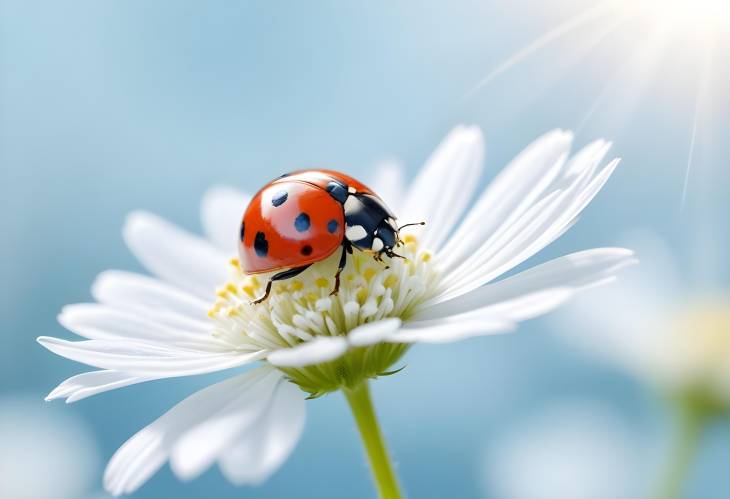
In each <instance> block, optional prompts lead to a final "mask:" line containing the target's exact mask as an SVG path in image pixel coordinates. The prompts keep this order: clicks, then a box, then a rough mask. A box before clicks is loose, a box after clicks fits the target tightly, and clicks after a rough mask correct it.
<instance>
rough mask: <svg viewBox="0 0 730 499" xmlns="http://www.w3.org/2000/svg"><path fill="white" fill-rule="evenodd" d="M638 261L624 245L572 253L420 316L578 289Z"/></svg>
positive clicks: (451, 312) (442, 313)
mask: <svg viewBox="0 0 730 499" xmlns="http://www.w3.org/2000/svg"><path fill="white" fill-rule="evenodd" d="M635 262H636V259H635V258H634V256H633V252H631V251H629V250H626V249H622V248H597V249H592V250H587V251H581V252H578V253H572V254H570V255H566V256H562V257H560V258H556V259H554V260H551V261H549V262H546V263H543V264H541V265H538V266H536V267H533V268H531V269H529V270H526V271H524V272H521V273H519V274H517V275H514V276H512V277H509V278H507V279H504V280H502V281H498V282H495V283H491V284H487V285H485V286H482V287H480V288H477V289H475V290H473V291H470V292H468V293H466V294H463V295H460V296H459V297H457V298H454V299H451V300H448V301H444V302H440V303H438V304H436V305H432V306H426V307H424V308H423V309H422V311H421V312H420V313H419V314H418V315H417V317H418V318H419V319H421V318H423V319H431V318H437V317H444V316H448V315H453V314H460V313H465V312H468V311H470V310H475V309H479V308H481V307H485V306H488V305H492V304H495V303H500V302H504V301H508V300H513V299H514V298H517V297H519V296H521V295H526V294H529V293H534V292H539V291H545V290H550V289H556V288H561V289H570V290H575V291H577V290H580V289H581V288H584V287H586V286H590V285H593V284H596V283H600V282H603V281H604V280H605V279H607V278H610V277H612V276H613V275H614V274H615V273H616V272H618V271H619V270H620V269H621V268H623V267H625V266H627V265H631V264H633V263H635Z"/></svg>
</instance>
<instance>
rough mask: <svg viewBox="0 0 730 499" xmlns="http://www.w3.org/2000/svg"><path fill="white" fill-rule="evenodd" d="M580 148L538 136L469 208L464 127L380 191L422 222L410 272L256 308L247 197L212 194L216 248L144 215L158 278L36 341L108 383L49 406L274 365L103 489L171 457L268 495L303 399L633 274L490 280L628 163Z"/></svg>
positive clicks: (309, 284) (205, 396) (78, 381)
mask: <svg viewBox="0 0 730 499" xmlns="http://www.w3.org/2000/svg"><path fill="white" fill-rule="evenodd" d="M571 142H572V134H570V133H569V132H564V131H560V130H557V131H553V132H550V133H548V134H546V135H544V136H543V137H541V138H539V139H538V140H537V141H536V142H534V143H533V144H531V145H530V146H529V147H528V148H527V149H526V150H525V151H523V152H522V153H521V154H520V155H519V156H518V157H517V158H516V159H515V160H514V161H513V162H512V163H511V164H510V165H508V166H507V167H506V168H505V170H504V171H503V172H502V173H500V174H499V175H498V176H497V178H496V179H495V180H494V181H493V182H492V184H491V185H490V186H489V187H488V188H487V189H486V191H485V192H484V193H483V194H481V195H480V196H478V197H477V198H476V199H474V200H473V199H472V198H473V195H474V193H475V191H476V186H477V184H478V181H479V177H480V174H481V170H482V160H483V155H484V143H483V138H482V134H481V132H480V130H479V129H478V128H476V127H465V126H460V127H457V128H456V129H455V130H454V131H452V132H451V133H450V134H449V135H448V136H447V137H446V139H445V140H444V141H443V143H442V144H441V145H440V146H439V147H438V149H437V150H436V151H435V152H434V153H433V155H432V156H431V157H430V159H429V160H428V161H427V163H426V165H425V166H424V168H423V169H422V171H421V172H420V173H419V175H418V176H417V178H416V179H415V181H414V182H413V184H412V186H411V187H410V188H409V189H407V190H405V189H402V188H401V187H400V185H399V179H400V174H399V173H398V171H397V169H395V168H393V167H389V168H387V169H385V170H383V171H381V172H380V174H379V175H378V176H376V177H375V179H374V182H373V187H374V190H375V192H378V193H380V194H381V195H382V196H383V198H384V199H385V200H386V201H388V203H389V204H390V205H391V207H392V208H393V209H394V210H395V212H396V213H399V214H400V216H401V217H402V219H403V220H409V221H410V220H414V221H417V220H426V221H427V223H428V224H427V226H426V227H425V228H424V229H412V230H411V231H410V232H408V233H407V234H404V241H405V243H406V244H405V248H404V251H405V256H407V257H408V260H402V259H392V260H390V261H389V262H388V265H389V267H388V268H385V267H384V266H383V265H381V264H379V263H377V262H375V261H374V260H373V259H372V257H369V256H367V255H364V254H355V255H354V256H353V258H351V259H350V260H349V262H348V265H347V267H346V269H345V271H344V272H343V274H342V277H343V278H342V286H341V288H340V291H339V294H338V295H337V296H334V297H330V296H329V291H330V289H331V288H332V282H331V280H332V276H333V275H334V271H333V267H334V265H335V263H336V260H337V258H338V255H334V256H333V257H332V258H330V259H328V260H326V261H324V262H320V263H318V264H316V265H314V266H313V267H311V268H310V269H309V270H307V271H306V272H304V273H303V274H301V275H300V276H299V277H298V278H297V279H293V280H291V281H282V282H279V283H276V285H275V286H274V288H273V290H272V294H271V296H270V298H269V299H268V300H267V301H265V302H263V303H261V304H259V305H256V306H252V305H251V303H250V302H251V300H252V298H254V297H257V296H260V294H261V284H262V283H261V281H259V280H258V279H257V278H256V277H255V276H248V275H244V274H243V273H242V272H241V271H240V269H239V267H238V265H237V262H236V261H235V259H234V260H233V261H231V259H232V257H234V255H235V254H236V250H237V240H236V236H237V235H238V230H239V224H240V220H241V214H242V213H243V211H244V208H245V206H246V204H247V200H248V199H249V196H247V195H245V194H243V193H240V192H238V191H235V190H232V189H228V188H222V189H214V190H212V191H210V192H209V193H208V194H207V195H206V197H205V199H204V201H203V207H202V218H203V225H204V228H205V232H206V234H207V236H208V238H207V239H203V238H200V237H197V236H195V235H192V234H189V233H187V232H184V231H182V230H180V229H178V228H176V227H174V226H173V225H171V224H170V223H168V222H166V221H164V220H162V219H160V218H159V217H156V216H154V215H151V214H149V213H134V214H132V215H131V216H130V217H129V218H128V220H127V223H126V226H125V228H124V238H125V241H126V242H127V245H128V246H129V248H130V249H131V250H132V252H133V253H134V254H135V256H137V258H138V259H139V260H140V261H141V262H142V264H143V265H145V266H146V267H147V268H148V270H149V271H150V272H151V273H152V274H154V275H155V276H156V277H154V278H153V277H146V276H142V275H137V274H132V273H128V272H120V271H108V272H104V273H102V274H101V275H100V276H99V277H98V279H97V281H96V282H95V283H94V285H93V288H92V293H93V295H94V297H95V298H96V300H97V301H98V303H94V304H80V305H71V306H69V307H66V308H64V310H63V312H62V313H61V315H60V317H59V320H60V322H61V324H63V325H64V326H65V327H66V328H68V329H69V330H71V331H73V332H75V333H77V334H79V335H80V336H82V337H84V338H86V339H85V340H83V341H76V342H73V341H66V340H62V339H58V338H49V337H42V338H39V342H40V343H41V344H42V345H43V346H45V347H46V348H48V349H49V350H51V351H53V352H55V353H57V354H59V355H62V356H64V357H67V358H69V359H72V360H76V361H79V362H82V363H85V364H87V365H90V366H94V367H97V368H100V369H102V370H100V371H92V372H87V373H83V374H80V375H78V376H74V377H73V378H70V379H68V380H66V381H64V382H63V383H62V384H61V385H60V386H59V387H58V388H56V389H55V390H54V391H53V392H51V394H50V395H49V397H48V398H49V399H55V398H65V399H66V400H67V402H73V401H76V400H80V399H82V398H84V397H88V396H90V395H94V394H97V393H100V392H103V391H107V390H112V389H115V388H120V387H123V386H128V385H131V384H134V383H140V382H143V381H149V380H153V379H159V378H170V377H176V376H188V375H194V374H202V373H209V372H213V371H220V370H224V369H229V368H233V367H239V366H243V365H246V364H251V363H254V362H256V361H266V365H265V366H263V367H260V368H258V369H255V370H252V371H249V372H247V373H245V374H241V375H238V376H236V377H233V378H231V379H229V380H227V381H224V382H222V383H218V384H216V385H213V386H211V387H209V388H206V389H204V390H202V391H200V392H198V393H196V394H194V395H192V396H191V397H189V398H188V399H186V400H184V401H183V402H181V403H180V404H178V405H177V406H175V407H174V408H172V409H171V410H170V411H169V412H168V413H166V414H165V415H163V416H162V417H161V418H160V419H158V420H157V421H155V422H154V423H152V424H151V425H150V426H148V427H147V428H145V429H143V430H142V431H141V432H139V433H138V434H137V435H135V436H134V437H132V438H131V439H130V440H129V441H128V442H127V443H126V444H124V445H123V446H122V447H121V449H120V450H119V451H118V452H117V453H116V454H115V455H114V457H113V458H112V460H111V462H110V463H109V466H108V468H107V471H106V475H105V484H106V487H107V489H108V490H109V491H111V492H112V493H114V494H121V493H130V492H132V491H134V490H135V489H137V488H138V487H139V486H140V485H141V484H142V483H144V482H145V481H146V480H147V479H148V478H149V477H150V476H151V475H152V474H154V473H155V472H156V471H157V470H158V469H159V468H160V467H161V466H162V465H163V464H164V463H165V462H166V461H168V460H169V461H170V463H171V466H172V469H173V471H174V472H175V473H176V474H177V475H178V476H179V477H181V478H183V479H190V478H193V477H195V476H197V475H199V474H200V473H202V472H203V471H204V470H206V469H207V468H208V467H209V466H210V465H212V464H213V463H215V462H216V461H217V462H218V463H219V465H220V467H221V469H222V471H223V473H224V474H225V475H226V476H227V477H228V478H229V479H230V480H231V481H232V482H234V483H238V484H244V483H249V484H255V483H260V482H262V481H263V480H265V479H266V478H267V477H268V476H269V475H270V474H271V473H273V472H274V471H275V470H276V469H277V468H278V467H279V466H280V464H281V463H282V462H283V461H284V460H285V458H286V457H287V456H288V454H289V453H290V452H291V450H292V449H293V448H294V446H295V443H296V442H297V440H298V438H299V435H300V433H301V430H302V427H303V424H304V396H305V395H306V393H305V392H308V393H309V394H310V395H312V396H318V395H321V394H323V393H327V392H330V391H334V390H338V389H343V390H345V391H346V393H348V392H347V390H354V389H355V388H356V387H358V386H360V385H362V384H363V382H365V381H366V380H367V379H369V378H374V377H377V376H378V375H383V374H388V373H387V372H386V371H388V370H389V369H390V368H392V366H393V364H394V363H396V362H397V361H398V360H399V359H400V358H401V356H402V355H403V354H404V352H405V351H406V350H407V348H408V346H409V345H410V344H412V343H416V342H426V343H438V342H449V341H456V340H461V339H465V338H469V337H474V336H480V335H486V334H494V333H501V332H505V331H509V330H512V329H513V328H514V327H515V325H516V323H517V322H519V321H522V320H525V319H529V318H532V317H535V316H537V315H540V314H543V313H545V312H547V311H549V310H552V309H553V308H555V307H556V306H558V305H560V304H562V303H563V302H565V301H566V300H567V299H568V298H570V297H572V296H573V295H574V294H575V293H576V292H577V291H579V290H580V289H582V288H584V287H587V286H592V285H595V284H597V283H602V282H605V281H607V280H610V279H611V278H612V276H613V274H614V273H615V272H616V271H617V270H618V269H619V268H621V267H623V266H625V265H627V264H630V263H632V262H633V261H634V260H633V257H632V253H631V252H630V251H628V250H624V249H619V248H602V249H593V250H587V251H583V252H579V253H574V254H571V255H567V256H564V257H561V258H557V259H555V260H552V261H550V262H547V263H544V264H542V265H539V266H537V267H534V268H532V269H530V270H526V271H523V272H521V273H518V274H516V275H513V276H511V277H508V278H506V279H502V280H499V281H497V280H496V279H497V278H499V277H500V276H503V275H504V274H505V273H506V272H508V271H510V270H511V269H513V268H514V267H516V266H517V265H519V264H520V263H522V262H524V261H525V260H526V259H528V258H529V257H531V256H533V255H534V254H536V253H537V252H538V251H540V250H541V249H542V248H544V247H545V246H547V245H548V244H549V243H551V242H552V241H554V240H555V239H556V238H558V237H559V236H560V235H562V234H563V233H564V232H565V231H566V230H568V228H570V227H571V226H572V225H573V223H574V222H575V221H576V220H577V217H578V215H579V214H580V212H581V211H582V210H583V208H584V207H585V206H586V205H587V204H588V203H589V202H590V201H591V199H593V197H594V196H595V195H596V194H597V193H598V191H599V190H600V189H601V187H602V186H603V185H604V183H605V182H606V181H607V180H608V178H609V176H610V175H611V173H612V172H613V170H614V168H615V167H616V165H617V163H618V161H617V160H613V161H611V162H609V163H608V164H607V165H606V166H603V167H600V164H601V162H602V160H603V158H604V156H605V154H606V153H607V151H608V149H609V147H610V144H608V143H607V142H605V141H602V140H599V141H596V142H593V143H591V144H589V145H588V146H586V147H585V148H583V149H582V150H580V151H579V152H578V153H577V154H576V155H575V156H573V157H572V158H570V159H569V153H570V148H571ZM297 385H298V386H297ZM299 388H301V389H302V390H300V389H299Z"/></svg>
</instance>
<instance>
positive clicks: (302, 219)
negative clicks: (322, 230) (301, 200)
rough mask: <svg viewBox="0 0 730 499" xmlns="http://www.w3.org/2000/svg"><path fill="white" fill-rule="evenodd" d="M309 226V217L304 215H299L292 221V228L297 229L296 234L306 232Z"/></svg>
mask: <svg viewBox="0 0 730 499" xmlns="http://www.w3.org/2000/svg"><path fill="white" fill-rule="evenodd" d="M310 225H311V224H310V221H309V215H307V214H306V213H300V214H299V215H297V218H295V219H294V228H295V229H297V232H306V231H308V230H309V226H310Z"/></svg>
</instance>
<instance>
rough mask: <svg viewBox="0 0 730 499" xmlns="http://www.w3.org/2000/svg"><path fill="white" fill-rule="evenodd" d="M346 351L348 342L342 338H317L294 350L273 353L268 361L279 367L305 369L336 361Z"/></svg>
mask: <svg viewBox="0 0 730 499" xmlns="http://www.w3.org/2000/svg"><path fill="white" fill-rule="evenodd" d="M346 350H347V340H346V339H345V338H343V337H342V336H317V337H316V338H314V339H312V340H309V341H305V342H304V343H300V344H299V345H297V346H295V347H293V348H282V349H281V350H276V351H274V352H271V353H270V354H269V356H268V357H267V360H268V361H269V363H271V364H272V365H274V366H279V367H304V366H308V365H311V364H319V363H320V362H326V361H328V360H333V359H336V358H337V357H339V356H340V355H342V354H343V353H345V351H346Z"/></svg>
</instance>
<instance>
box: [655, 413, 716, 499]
mask: <svg viewBox="0 0 730 499" xmlns="http://www.w3.org/2000/svg"><path fill="white" fill-rule="evenodd" d="M676 419H677V422H676V425H675V427H676V428H675V430H674V442H673V444H672V448H671V449H670V451H669V455H668V458H667V462H666V464H665V467H664V470H663V473H662V475H661V481H660V482H659V489H658V493H657V498H658V499H680V498H681V497H682V495H683V492H684V485H685V482H686V481H687V478H688V476H689V472H690V468H691V465H692V462H693V461H694V459H695V456H696V455H697V451H698V448H699V443H700V440H701V438H702V432H703V430H704V428H705V424H706V423H707V419H708V413H707V411H706V410H704V408H703V407H701V406H698V405H695V404H690V403H684V404H680V405H679V406H678V410H677V418H676Z"/></svg>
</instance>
